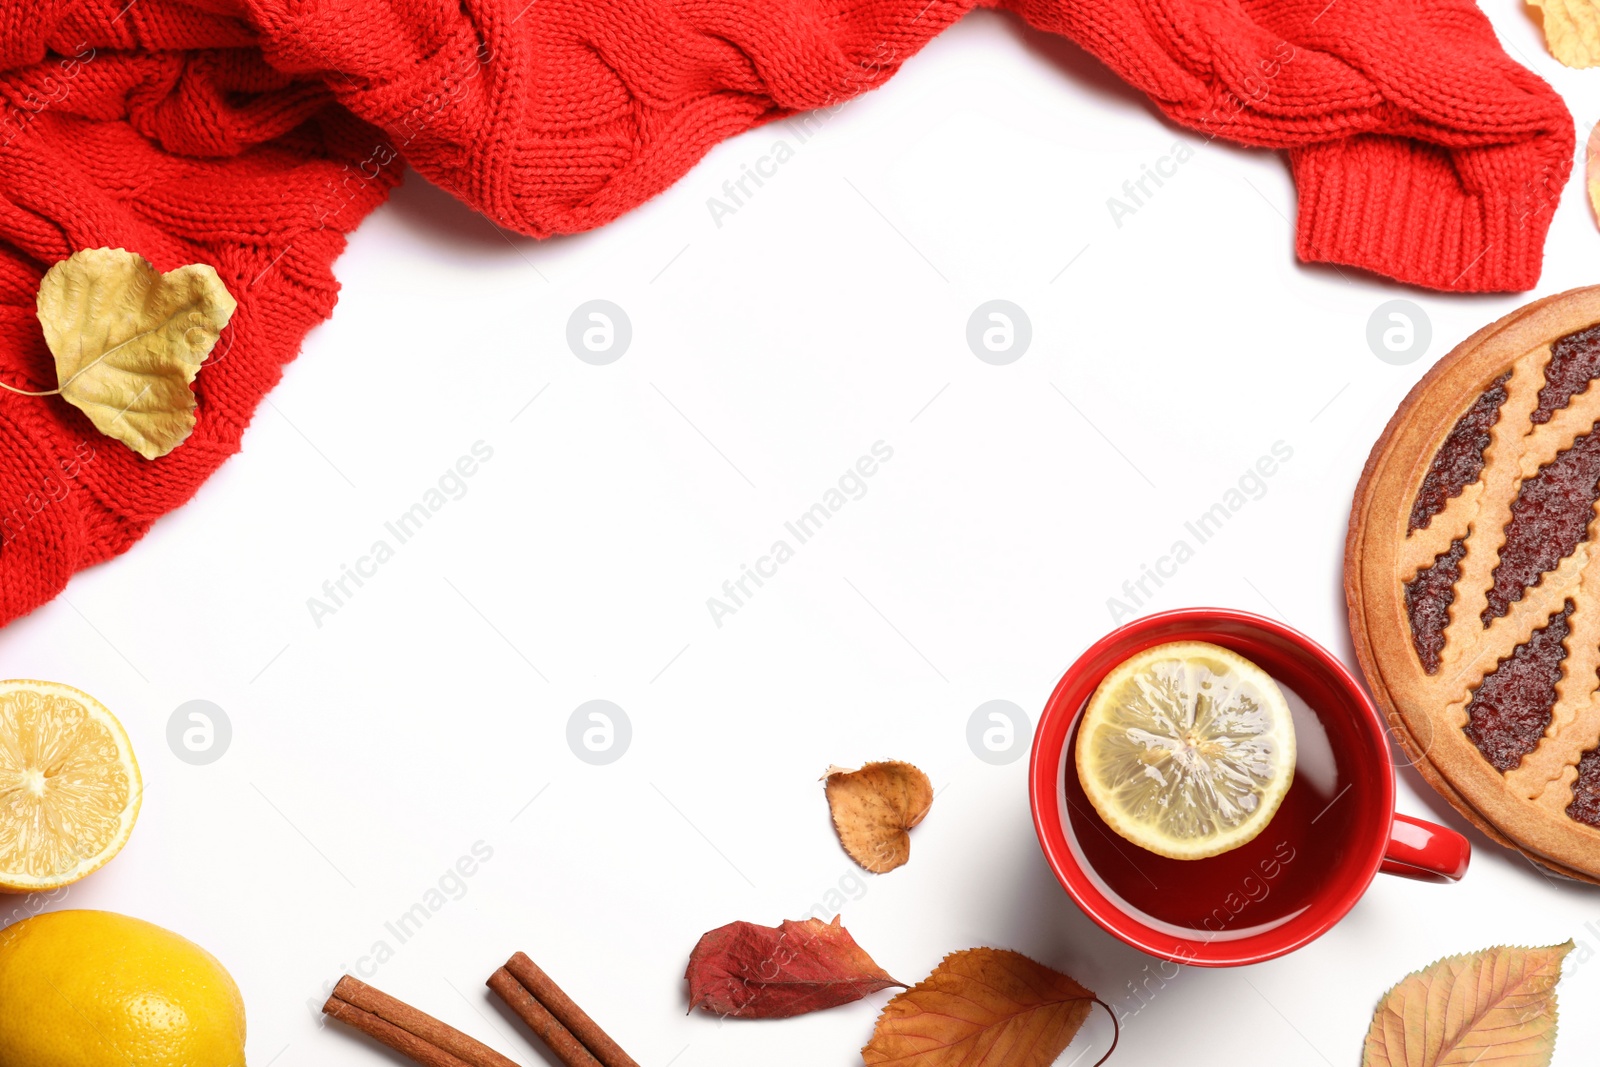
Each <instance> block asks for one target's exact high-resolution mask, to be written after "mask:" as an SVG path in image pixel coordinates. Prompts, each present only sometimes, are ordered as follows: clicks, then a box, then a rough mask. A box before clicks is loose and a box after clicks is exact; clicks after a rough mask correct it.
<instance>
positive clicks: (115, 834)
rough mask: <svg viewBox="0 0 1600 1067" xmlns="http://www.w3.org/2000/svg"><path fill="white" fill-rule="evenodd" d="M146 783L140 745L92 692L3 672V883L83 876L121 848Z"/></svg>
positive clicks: (34, 885)
mask: <svg viewBox="0 0 1600 1067" xmlns="http://www.w3.org/2000/svg"><path fill="white" fill-rule="evenodd" d="M143 792H144V789H143V784H142V782H141V780H140V778H139V764H138V763H137V762H136V761H135V760H134V758H133V745H132V744H130V743H129V741H128V735H127V733H126V732H124V731H123V729H122V724H121V723H120V722H118V721H117V719H116V716H114V715H112V714H111V712H109V711H107V710H106V708H105V705H103V704H101V703H100V702H99V701H98V700H96V699H95V698H94V697H92V696H90V695H89V694H88V693H83V692H79V691H78V690H76V689H73V688H72V687H71V686H66V685H60V684H59V683H56V682H35V681H30V680H24V679H14V680H12V681H5V682H0V890H3V891H8V892H14V893H15V892H23V893H28V892H35V891H38V890H44V889H56V888H59V887H60V886H64V885H68V884H70V883H72V882H76V881H77V880H78V879H80V878H82V877H83V876H84V875H86V874H89V873H90V872H91V871H94V870H97V869H99V868H100V867H101V866H103V865H104V864H105V863H106V861H108V860H110V859H111V857H113V856H115V855H116V854H117V853H118V852H120V851H121V850H122V846H123V845H125V844H127V843H128V835H129V834H131V833H132V832H133V824H134V821H135V820H136V819H138V817H139V801H140V798H141V797H142V795H143Z"/></svg>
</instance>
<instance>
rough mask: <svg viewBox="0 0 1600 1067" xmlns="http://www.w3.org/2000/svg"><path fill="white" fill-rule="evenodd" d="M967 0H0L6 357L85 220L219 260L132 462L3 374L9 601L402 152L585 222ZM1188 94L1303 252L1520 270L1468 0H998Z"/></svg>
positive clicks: (1532, 274) (40, 383)
mask: <svg viewBox="0 0 1600 1067" xmlns="http://www.w3.org/2000/svg"><path fill="white" fill-rule="evenodd" d="M972 6H974V3H973V0H531V2H530V0H187V2H179V0H132V2H129V0H0V377H3V378H4V380H5V381H6V382H8V383H10V384H12V385H16V386H20V387H23V388H33V389H39V388H50V387H52V386H53V385H54V384H55V383H54V372H53V365H52V362H51V359H50V356H49V353H48V351H47V350H46V348H45V345H44V340H43V336H42V333H41V331H40V328H39V325H38V322H37V320H36V319H35V317H34V296H35V293H36V291H37V287H38V283H39V279H40V277H41V276H42V274H43V272H44V271H45V270H46V269H47V268H48V267H49V265H50V264H52V263H54V262H56V261H57V260H59V259H62V258H64V257H65V256H67V255H69V254H70V253H71V252H72V251H74V250H76V249H79V248H92V247H100V246H112V247H119V246H120V247H125V248H128V249H131V250H134V251H137V252H140V253H141V254H143V255H144V256H146V257H147V258H149V259H150V260H151V261H152V262H153V263H154V264H155V265H156V266H157V268H159V269H161V270H170V269H172V268H174V267H176V266H180V265H182V264H184V263H191V262H204V263H210V264H211V265H213V266H214V267H216V269H217V271H218V273H219V274H220V275H221V277H222V279H223V281H224V282H225V283H226V284H227V286H228V288H229V290H230V291H231V292H232V293H233V294H234V295H235V296H236V297H237V298H238V300H239V310H238V312H237V313H236V315H235V317H234V319H233V322H232V324H231V325H230V326H229V328H228V330H227V331H226V332H225V333H224V335H223V339H222V341H221V343H220V344H219V345H218V349H217V351H216V352H215V353H214V354H213V356H212V357H211V360H210V361H209V362H208V364H207V366H206V370H205V371H204V373H202V374H201V375H200V377H199V378H198V380H197V381H196V383H195V388H196V392H197V393H198V394H199V403H200V409H199V425H198V427H197V428H196V430H195V432H194V434H193V435H192V436H191V437H190V438H189V440H188V441H187V442H185V443H184V444H183V445H182V446H181V447H180V448H178V449H177V450H175V451H174V452H172V453H171V454H169V455H167V456H165V457H163V458H162V459H159V460H156V461H154V462H147V461H145V460H143V459H141V458H139V457H138V456H137V455H135V454H134V453H133V452H132V451H130V450H128V449H126V448H124V447H123V446H122V445H120V444H118V443H117V442H114V441H110V440H108V439H106V438H102V437H100V436H99V434H98V433H96V431H95V430H94V429H93V427H92V426H91V425H90V424H89V422H88V420H87V419H86V418H84V417H83V416H82V415H80V414H79V413H78V412H77V411H76V410H75V409H73V408H71V407H70V406H69V405H67V404H65V403H63V402H61V401H60V400H59V399H53V398H29V397H21V396H14V395H5V396H0V623H4V622H7V621H9V620H11V619H13V618H15V617H17V616H18V615H21V614H24V613H26V612H28V611H31V610H32V609H33V608H35V607H37V606H39V605H40V604H43V603H45V602H46V601H48V600H49V599H50V598H51V597H53V596H55V595H56V594H57V593H58V592H59V591H60V590H61V589H62V588H63V586H64V585H65V584H66V582H67V580H68V578H70V577H71V575H72V574H73V573H74V572H76V571H77V570H78V569H80V568H82V567H85V566H88V565H90V564H92V563H97V562H99V561H101V560H104V559H108V558H110V557H112V556H115V555H117V554H118V553H120V552H123V551H125V550H126V549H127V548H128V547H129V546H131V545H132V544H133V543H134V542H135V541H136V540H138V539H139V537H140V536H142V535H143V533H144V532H145V531H146V530H147V529H148V528H149V526H150V524H151V523H152V522H153V521H154V520H155V519H156V518H157V517H159V516H160V515H162V514H164V513H166V512H167V511H170V510H172V509H173V508H175V507H177V506H179V505H180V504H182V503H184V502H185V501H186V500H188V499H189V498H190V497H191V496H193V495H194V494H195V492H196V491H197V490H198V488H199V486H200V484H201V483H202V482H203V481H204V480H205V479H206V478H207V477H208V476H209V475H210V474H211V472H212V471H214V470H215V469H216V468H217V467H218V466H219V465H220V464H221V463H222V462H223V460H225V459H226V458H227V457H228V456H229V455H232V454H233V453H234V452H236V451H238V448H239V442H240V437H241V434H242V433H243V431H244V428H245V426H246V425H247V424H248V422H249V420H250V417H251V415H252V414H253V413H254V411H255V409H256V407H257V406H258V405H259V403H260V401H261V399H262V397H263V396H264V395H265V394H266V392H267V391H268V390H269V389H271V388H272V387H273V385H274V384H276V382H277V381H278V378H279V377H280V375H281V373H282V368H283V365H284V364H285V363H287V362H288V361H289V360H290V359H292V358H294V356H295V354H296V353H297V352H298V351H299V348H300V344H301V341H302V339H303V337H304V335H305V333H306V331H307V330H308V329H310V328H311V327H312V326H313V325H315V324H316V323H317V322H319V321H321V320H322V319H323V318H325V317H326V316H327V315H328V314H329V313H330V312H331V311H332V308H333V305H334V302H335V299H336V297H337V291H338V285H337V282H336V281H335V280H334V277H333V273H332V263H333V260H334V259H335V258H336V257H337V256H338V255H339V253H340V251H341V250H342V249H343V247H344V241H345V234H346V233H348V232H349V231H350V230H351V229H353V228H354V227H355V226H356V224H357V223H359V222H360V220H361V219H362V218H363V217H365V215H366V214H367V213H369V212H370V211H371V210H372V209H373V208H375V207H376V206H377V205H378V204H379V203H381V202H382V200H383V199H384V197H385V196H386V195H387V194H388V191H389V190H390V189H391V188H392V187H393V185H394V184H395V182H396V181H398V180H399V176H400V170H401V167H402V165H403V164H409V165H410V166H412V167H414V168H415V169H416V170H417V171H418V172H420V173H421V174H423V175H425V176H426V177H427V178H428V179H429V180H431V181H433V182H435V183H436V184H438V185H440V186H442V187H443V188H445V189H447V190H449V191H450V192H452V193H453V194H455V195H456V196H458V197H460V198H461V199H462V200H464V201H466V202H467V203H468V204H470V205H472V206H473V207H475V208H477V209H478V210H480V211H482V212H484V213H485V214H487V215H488V216H489V217H491V218H492V219H494V220H495V221H496V222H497V223H498V224H499V225H502V226H505V227H507V228H510V229H514V230H517V231H519V232H521V233H525V234H531V235H534V236H540V237H542V236H546V235H550V234H556V233H570V232H575V231H579V230H584V229H588V228H591V227H594V226H599V225H602V224H604V223H606V222H608V221H610V220H611V219H614V218H616V217H617V216H618V215H621V214H622V213H624V212H626V211H628V210H629V209H631V208H633V207H635V206H637V205H639V204H640V203H642V202H643V201H645V200H647V199H649V198H650V197H652V196H654V195H655V194H656V193H658V192H660V191H661V190H663V189H665V188H666V187H667V186H669V185H671V184H672V183H673V182H675V181H676V180H678V179H679V178H680V177H682V176H683V174H684V173H685V172H686V171H687V170H688V169H689V168H690V167H692V166H693V165H694V164H695V163H696V162H697V161H698V160H699V159H700V158H701V157H702V156H703V155H704V154H705V153H706V152H707V151H708V150H709V149H710V148H711V146H713V145H715V144H716V143H718V142H719V141H721V140H723V139H725V138H727V137H730V136H732V135H734V134H736V133H739V132H741V131H743V130H747V129H749V128H750V127H752V126H754V125H757V124H759V123H762V122H767V121H770V120H772V119H775V118H780V117H782V116H785V115H792V114H795V113H797V112H802V111H806V110H809V109H813V108H819V107H828V106H832V105H836V104H838V103H840V102H842V101H844V100H847V99H849V98H851V97H854V96H856V95H859V94H860V93H863V92H865V91H867V90H869V89H872V88H874V87H875V86H877V85H879V84H881V83H882V82H883V81H884V80H885V79H887V78H888V77H890V76H891V75H892V74H893V73H894V72H895V71H896V70H897V69H899V67H900V65H901V64H902V63H904V62H905V61H906V60H907V59H908V58H910V57H911V56H912V55H914V54H915V53H916V52H917V51H918V50H919V49H921V48H922V46H923V45H924V44H926V43H927V42H928V40H929V39H931V38H932V37H933V36H934V35H935V34H937V33H938V32H940V31H941V30H942V29H944V28H945V27H946V26H948V25H950V23H952V22H954V21H955V20H957V19H959V18H960V17H961V16H962V15H964V14H965V13H966V12H967V10H969V9H970V8H971V7H972ZM994 6H1003V7H1009V8H1011V9H1012V10H1014V11H1015V12H1016V13H1018V14H1019V15H1020V16H1021V17H1023V18H1024V19H1026V20H1027V21H1028V22H1029V23H1031V24H1032V25H1034V26H1036V27H1038V28H1040V29H1042V30H1046V31H1049V32H1052V33H1057V34H1063V35H1065V36H1067V37H1070V38H1072V39H1073V40H1076V41H1078V42H1079V43H1080V44H1082V45H1083V46H1084V47H1085V48H1087V49H1088V50H1089V51H1090V52H1092V53H1093V54H1095V55H1096V56H1098V57H1099V58H1100V59H1101V60H1102V61H1103V62H1105V63H1106V64H1107V65H1108V66H1109V67H1111V68H1112V69H1113V70H1115V71H1116V72H1117V73H1118V74H1119V75H1120V76H1121V77H1123V78H1124V79H1126V80H1127V81H1128V82H1129V83H1131V84H1132V85H1134V86H1136V87H1138V88H1139V89H1141V90H1142V91H1144V92H1145V93H1147V94H1149V95H1150V97H1151V98H1152V99H1153V100H1154V101H1155V102H1156V104H1157V105H1158V106H1159V107H1160V108H1161V109H1162V110H1163V111H1164V112H1165V113H1166V114H1167V115H1168V116H1170V117H1171V118H1172V119H1173V120H1174V121H1175V122H1177V123H1180V124H1182V125H1184V126H1187V127H1190V128H1193V129H1195V130H1198V131H1201V132H1202V133H1203V134H1205V135H1206V136H1208V137H1209V136H1219V137H1223V138H1226V139H1228V140H1232V141H1238V142H1242V143H1245V144H1251V145H1261V146H1266V147H1271V148H1280V149H1285V150H1287V154H1288V158H1289V163H1290V167H1291V169H1292V173H1293V176H1294V179H1295V182H1296V185H1297V187H1298V189H1299V193H1300V206H1299V218H1298V223H1297V232H1296V250H1297V252H1298V254H1299V255H1300V257H1301V258H1302V259H1305V260H1308V261H1326V262H1334V263H1345V264H1352V265H1355V266H1358V267H1363V268H1366V269H1369V270H1372V271H1376V272H1378V273H1380V274H1384V275H1387V276H1389V277H1392V278H1396V279H1399V280H1401V281H1406V282H1411V283H1415V284H1418V285H1424V286H1430V287H1433V288H1437V289H1445V290H1458V291H1500V290H1521V289H1527V288H1531V287H1532V286H1533V285H1534V284H1535V282H1536V281H1537V279H1538V276H1539V268H1540V261H1541V257H1542V248H1543V244H1544V237H1545V232H1546V230H1547V228H1548V226H1549V223H1550V217H1551V213H1552V211H1553V209H1554V206H1555V201H1556V199H1557V198H1558V196H1559V193H1560V190H1561V188H1562V186H1563V185H1564V184H1565V181H1566V179H1567V175H1568V172H1569V170H1570V168H1571V160H1572V154H1573V145H1574V140H1573V131H1572V123H1571V120H1570V118H1569V117H1568V115H1567V112H1566V110H1565V108H1564V107H1563V105H1562V103H1561V100H1560V98H1559V97H1557V96H1556V95H1555V93H1554V92H1553V91H1552V90H1551V89H1550V88H1549V87H1548V86H1547V85H1545V84H1544V82H1542V81H1541V80H1540V79H1538V78H1537V77H1535V76H1534V75H1533V74H1531V73H1529V72H1528V71H1526V70H1524V69H1523V68H1521V67H1519V66H1517V65H1516V64H1515V63H1513V62H1511V60H1510V59H1509V58H1508V57H1507V56H1506V55H1505V54H1504V52H1503V51H1501V49H1500V47H1499V45H1498V44H1497V43H1496V41H1495V37H1494V33H1493V31H1492V29H1491V28H1490V26H1489V23H1488V21H1487V20H1486V19H1485V18H1484V17H1483V15H1482V13H1481V12H1479V11H1478V9H1477V8H1476V7H1475V6H1474V5H1473V4H1471V3H1469V2H1467V0H1331V2H1330V0H1120V2H1112V0H1002V2H999V3H996V4H995V5H994Z"/></svg>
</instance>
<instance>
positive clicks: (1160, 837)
mask: <svg viewBox="0 0 1600 1067" xmlns="http://www.w3.org/2000/svg"><path fill="white" fill-rule="evenodd" d="M1076 755H1077V770H1078V779H1079V781H1080V782H1081V783H1082V785H1083V790H1084V793H1085V795H1086V796H1087V797H1088V798H1089V802H1090V803H1091V804H1093V805H1094V808H1095V810H1096V811H1097V812H1099V814H1100V817H1101V818H1102V819H1103V820H1105V822H1106V824H1107V825H1108V826H1110V827H1111V828H1112V829H1113V830H1115V831H1116V832H1117V833H1118V834H1120V835H1121V836H1122V837H1124V838H1126V839H1127V840H1129V841H1131V842H1133V843H1134V844H1136V845H1138V846H1139V847H1141V848H1144V849H1147V850H1149V851H1151V852H1155V853H1157V854H1159V855H1162V856H1170V857H1171V858H1173V859H1203V858H1204V857H1207V856H1215V855H1217V854H1219V853H1222V852H1227V851H1229V850H1230V849H1235V848H1238V847H1239V846H1240V845H1243V844H1245V843H1247V842H1249V841H1251V840H1252V839H1254V838H1255V837H1256V835H1257V834H1259V833H1261V831H1262V830H1263V829H1264V828H1265V827H1266V825H1267V823H1269V822H1270V821H1271V820H1272V816H1273V815H1274V814H1276V812H1277V810H1278V806H1279V804H1281V803H1282V801H1283V798H1284V795H1285V794H1286V793H1288V791H1289V786H1290V785H1291V784H1292V783H1293V781H1294V761H1295V740H1294V719H1293V716H1292V715H1291V714H1290V711H1289V705H1288V702H1287V701H1286V700H1284V697H1283V692H1282V690H1280V689H1279V688H1278V685H1277V683H1276V682H1274V681H1273V680H1272V677H1271V676H1270V675H1269V674H1267V673H1266V672H1265V671H1263V670H1262V669H1261V668H1260V667H1258V666H1256V665H1255V664H1254V663H1251V662H1250V661H1249V660H1247V659H1245V658H1244V657H1243V656H1240V655H1238V654H1237V653H1235V652H1232V651H1230V650H1229V649H1226V648H1222V647H1221V646H1219V645H1213V644H1208V643H1206V642H1202V641H1180V642H1175V643H1172V644H1166V645H1158V646H1156V647H1155V648H1150V649H1146V650H1145V651H1143V652H1140V653H1139V654H1137V655H1135V656H1133V657H1132V658H1130V659H1128V660H1125V661H1124V662H1122V663H1121V664H1119V665H1118V666H1117V667H1116V668H1115V669H1114V670H1112V672H1111V673H1110V674H1108V675H1107V676H1106V678H1105V680H1104V681H1102V682H1101V683H1100V686H1099V688H1097V689H1096V690H1095V692H1094V695H1093V696H1092V697H1090V699H1089V703H1088V706H1087V707H1086V708H1085V710H1084V715H1083V722H1082V724H1081V725H1080V726H1079V728H1078V744H1077V753H1076Z"/></svg>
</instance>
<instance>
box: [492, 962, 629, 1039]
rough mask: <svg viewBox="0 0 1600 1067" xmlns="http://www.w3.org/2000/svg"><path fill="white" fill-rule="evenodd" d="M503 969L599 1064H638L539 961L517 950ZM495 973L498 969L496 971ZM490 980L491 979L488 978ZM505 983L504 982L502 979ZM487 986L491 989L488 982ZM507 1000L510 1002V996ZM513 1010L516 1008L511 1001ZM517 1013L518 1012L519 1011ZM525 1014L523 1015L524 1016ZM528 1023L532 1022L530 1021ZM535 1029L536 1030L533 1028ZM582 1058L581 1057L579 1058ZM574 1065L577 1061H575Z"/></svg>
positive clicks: (497, 991) (502, 994)
mask: <svg viewBox="0 0 1600 1067" xmlns="http://www.w3.org/2000/svg"><path fill="white" fill-rule="evenodd" d="M501 969H502V970H504V971H506V972H507V973H508V974H509V975H510V976H511V977H512V978H513V979H515V980H516V983H517V984H518V985H519V986H521V987H522V988H523V989H524V990H525V991H526V992H527V993H528V994H529V996H530V997H531V999H533V1000H535V1001H537V1002H538V1003H539V1005H540V1006H542V1007H543V1008H544V1009H545V1012H546V1014H548V1015H551V1016H553V1017H554V1018H555V1021H556V1022H558V1023H560V1025H561V1026H563V1027H565V1028H566V1030H567V1031H568V1033H570V1034H571V1035H572V1036H573V1037H575V1038H577V1039H578V1041H579V1042H580V1043H581V1044H582V1045H583V1046H584V1048H586V1049H588V1051H589V1052H590V1053H591V1055H592V1057H593V1058H594V1059H596V1060H598V1061H600V1063H601V1064H602V1067H639V1064H638V1062H637V1061H635V1060H634V1058H633V1057H632V1056H630V1055H628V1054H627V1053H626V1052H624V1051H622V1046H620V1045H618V1044H617V1043H616V1042H615V1041H613V1040H611V1035H610V1034H607V1033H606V1032H605V1031H604V1030H602V1029H600V1026H599V1024H598V1023H596V1022H595V1021H594V1020H593V1019H591V1018H589V1016H588V1014H587V1013H586V1012H585V1011H584V1010H583V1009H582V1008H580V1007H578V1005H577V1004H575V1003H573V1001H572V998H571V997H569V996H567V995H566V993H564V992H562V990H561V987H560V986H558V985H556V984H555V982H554V981H552V980H551V978H550V976H549V975H547V974H545V973H544V971H542V970H540V969H539V965H538V964H537V963H534V962H533V961H532V960H530V959H529V958H528V957H527V956H525V955H523V954H522V953H521V952H518V953H517V954H516V955H514V956H512V957H511V958H510V959H509V960H507V961H506V965H505V967H503V968H501ZM497 973H498V972H497ZM490 981H491V983H493V981H494V979H492V978H491V979H490ZM501 984H502V985H503V984H504V983H503V982H502V983H501ZM489 988H490V989H494V985H493V984H491V985H490V987H489ZM495 992H496V993H499V994H500V995H501V998H502V999H505V994H504V993H501V991H500V990H498V989H496V990H495ZM506 1003H507V1004H508V1005H509V1004H511V1001H510V1000H507V1001H506ZM512 1010H513V1011H515V1010H516V1008H515V1006H514V1005H512ZM519 1014H520V1013H519ZM524 1018H526V1016H524ZM528 1025H529V1026H533V1025H534V1024H533V1023H532V1022H531V1021H530V1022H529V1023H528ZM535 1032H537V1030H535ZM579 1062H582V1061H579ZM574 1067H576V1065H574Z"/></svg>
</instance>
